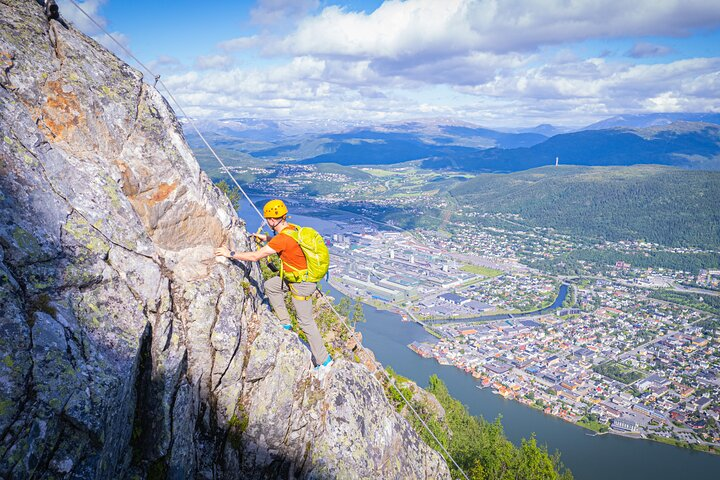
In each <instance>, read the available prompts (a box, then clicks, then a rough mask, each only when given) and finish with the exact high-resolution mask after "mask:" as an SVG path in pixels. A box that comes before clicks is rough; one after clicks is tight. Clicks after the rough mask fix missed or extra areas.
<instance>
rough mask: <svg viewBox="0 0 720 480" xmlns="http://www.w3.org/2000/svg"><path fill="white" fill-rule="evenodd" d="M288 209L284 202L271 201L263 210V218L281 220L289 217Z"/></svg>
mask: <svg viewBox="0 0 720 480" xmlns="http://www.w3.org/2000/svg"><path fill="white" fill-rule="evenodd" d="M287 213H288V209H287V207H286V206H285V202H283V201H282V200H277V199H275V200H270V201H269V202H267V203H266V204H265V207H264V208H263V216H264V217H265V218H280V217H284V216H285V215H287Z"/></svg>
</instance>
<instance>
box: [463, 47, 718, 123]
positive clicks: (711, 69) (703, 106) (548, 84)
mask: <svg viewBox="0 0 720 480" xmlns="http://www.w3.org/2000/svg"><path fill="white" fill-rule="evenodd" d="M718 72H720V58H700V59H688V60H680V61H676V62H672V63H668V64H657V65H630V64H616V63H607V62H605V61H604V60H603V59H589V60H585V61H582V62H578V63H575V64H568V65H560V66H558V65H544V66H541V67H537V68H532V69H528V70H526V71H522V72H520V71H518V72H513V73H511V74H510V75H505V76H498V77H497V78H495V79H494V80H493V81H492V82H488V83H486V84H484V85H479V86H475V87H469V88H463V87H458V89H459V90H461V91H463V92H464V93H468V94H473V95H479V96H483V97H497V98H515V99H518V100H519V101H522V102H527V103H530V102H547V103H556V102H561V103H559V104H558V105H560V106H562V105H563V103H562V102H564V101H582V102H583V103H584V104H585V105H586V107H587V108H592V109H594V110H595V111H597V112H598V113H600V112H603V111H613V112H622V111H633V110H635V111H638V110H644V109H646V108H647V107H648V106H649V105H652V106H653V108H654V109H655V110H657V109H660V108H662V105H665V106H668V107H669V106H673V105H680V104H683V105H685V106H688V107H690V106H692V107H693V108H695V109H696V110H697V111H705V110H707V108H708V107H713V108H716V109H717V108H718V107H720V102H719V101H718V100H717V99H718V98H720V78H719V75H720V74H719V73H718ZM668 99H673V102H674V103H673V102H670V101H669V100H668ZM674 109H675V107H674V106H673V110H674Z"/></svg>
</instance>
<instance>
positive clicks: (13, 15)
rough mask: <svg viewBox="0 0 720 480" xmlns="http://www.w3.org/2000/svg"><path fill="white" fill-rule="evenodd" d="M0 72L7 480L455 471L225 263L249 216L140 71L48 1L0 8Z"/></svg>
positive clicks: (21, 0) (251, 275) (0, 378)
mask: <svg viewBox="0 0 720 480" xmlns="http://www.w3.org/2000/svg"><path fill="white" fill-rule="evenodd" d="M68 8H72V7H70V6H69V7H68ZM61 15H62V12H61ZM0 66H1V67H2V69H0V70H1V71H0V477H1V478H10V479H14V478H18V479H19V478H29V477H32V478H108V479H109V478H131V477H138V478H145V477H153V478H277V477H287V478H301V477H306V478H448V477H449V474H448V470H447V466H446V465H445V464H444V463H443V460H442V458H441V457H440V456H439V455H438V454H436V453H435V452H434V451H432V450H431V449H430V448H429V447H428V446H427V445H425V444H424V443H422V441H421V440H420V439H419V437H418V436H417V435H416V434H415V432H414V431H413V430H412V428H411V427H410V426H409V425H408V423H407V422H406V421H405V420H404V419H403V418H402V417H401V416H400V415H398V414H397V413H396V412H395V411H394V409H393V408H392V407H391V406H390V405H389V404H388V402H387V400H386V399H385V397H384V394H383V391H382V387H381V386H380V384H379V383H378V381H377V380H376V379H375V377H374V376H373V375H372V373H371V372H370V371H368V370H367V369H366V368H365V367H363V366H361V365H358V364H354V363H351V362H347V361H339V362H337V365H336V366H335V367H333V370H332V372H331V374H330V375H328V376H327V377H326V378H325V379H323V380H322V381H320V380H319V379H317V378H315V377H314V376H313V374H312V372H311V366H312V364H311V361H310V353H309V351H308V350H307V348H306V347H305V346H304V345H303V344H302V342H300V340H299V339H298V337H297V336H296V335H295V334H293V333H290V332H287V331H285V330H283V329H282V328H281V327H280V326H279V325H278V323H277V319H276V318H274V317H273V316H272V314H271V313H270V312H269V310H268V308H267V306H266V304H264V303H263V297H262V286H261V283H262V281H261V275H260V272H259V269H258V268H257V266H255V265H248V264H242V263H233V264H229V263H218V262H217V261H215V259H214V258H213V249H214V248H215V247H217V246H219V245H221V244H223V243H224V244H229V245H231V246H232V247H233V248H235V249H247V248H248V247H249V245H248V244H247V240H246V238H247V237H246V231H245V228H244V222H243V221H242V220H241V219H238V218H237V216H236V214H235V213H234V212H233V211H232V207H231V206H230V204H229V202H228V200H227V199H226V198H225V197H224V195H222V194H221V193H220V192H219V190H218V189H217V188H215V187H214V186H213V185H212V183H211V182H210V180H209V179H208V178H207V176H206V175H205V174H204V173H203V172H202V171H201V170H200V168H199V166H198V164H197V162H196V161H195V159H194V156H193V154H192V152H191V151H190V149H189V147H188V146H187V144H186V143H185V140H184V137H183V133H182V129H181V127H180V124H179V122H178V121H177V119H176V118H175V115H174V113H173V112H172V109H171V108H170V106H169V105H168V104H167V102H166V101H165V100H164V98H163V97H162V96H161V95H160V94H159V93H158V92H157V91H156V90H155V88H153V87H152V86H149V85H147V84H146V83H143V80H142V76H141V74H140V73H139V72H137V71H136V70H134V69H133V68H131V67H129V66H128V65H126V64H125V63H123V62H122V61H121V60H119V59H118V58H116V57H115V56H114V55H113V54H112V53H110V52H108V51H107V50H105V49H104V48H102V47H101V46H99V45H98V44H97V43H96V42H94V41H93V40H92V39H89V38H87V37H86V36H85V35H83V34H81V33H80V32H78V31H77V30H75V29H74V28H73V27H72V26H68V25H65V24H64V23H63V22H60V21H55V20H51V21H48V20H47V19H46V18H45V16H44V15H43V11H42V7H41V5H40V4H39V3H38V2H36V1H34V0H2V1H0Z"/></svg>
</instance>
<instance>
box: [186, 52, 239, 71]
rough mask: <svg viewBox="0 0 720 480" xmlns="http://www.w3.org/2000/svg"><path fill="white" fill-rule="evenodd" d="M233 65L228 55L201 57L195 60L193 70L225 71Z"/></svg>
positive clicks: (232, 60)
mask: <svg viewBox="0 0 720 480" xmlns="http://www.w3.org/2000/svg"><path fill="white" fill-rule="evenodd" d="M233 63H235V59H234V58H232V57H230V56H228V55H201V56H199V57H197V58H196V59H195V68H197V69H199V70H210V69H225V68H228V67H230V66H232V64H233Z"/></svg>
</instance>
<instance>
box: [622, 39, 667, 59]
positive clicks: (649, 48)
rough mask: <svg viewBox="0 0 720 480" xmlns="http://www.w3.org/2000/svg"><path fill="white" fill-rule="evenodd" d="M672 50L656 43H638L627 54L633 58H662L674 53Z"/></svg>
mask: <svg viewBox="0 0 720 480" xmlns="http://www.w3.org/2000/svg"><path fill="white" fill-rule="evenodd" d="M672 51H673V50H672V48H670V47H666V46H663V45H655V44H654V43H648V42H638V43H636V44H635V45H633V47H632V48H631V49H630V50H628V51H627V53H626V54H625V55H626V56H628V57H632V58H647V57H662V56H664V55H668V54H670V53H672Z"/></svg>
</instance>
